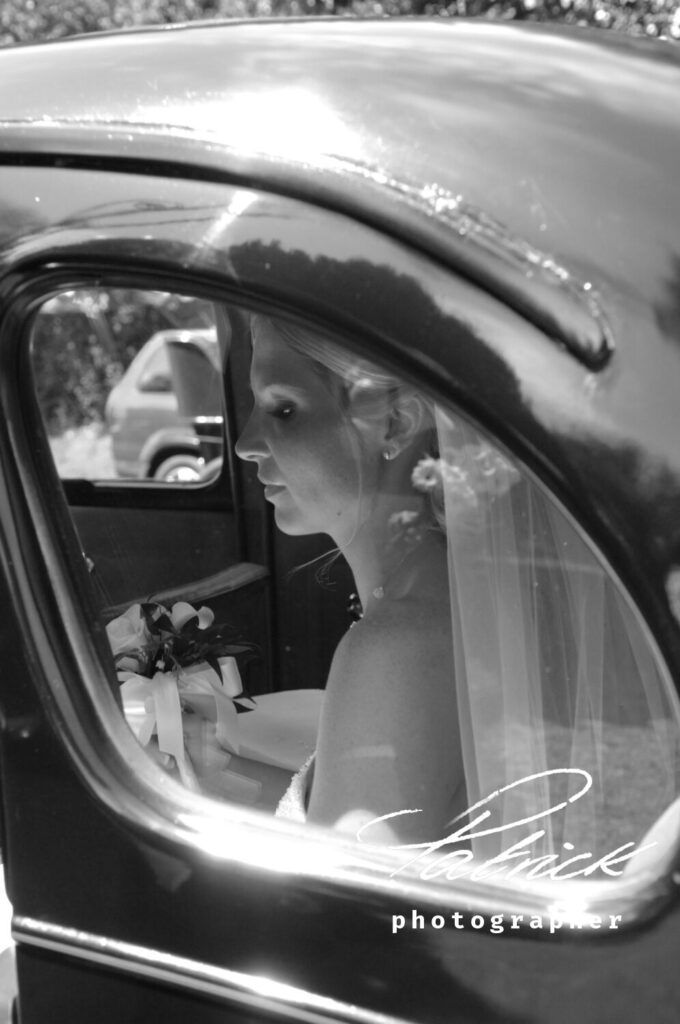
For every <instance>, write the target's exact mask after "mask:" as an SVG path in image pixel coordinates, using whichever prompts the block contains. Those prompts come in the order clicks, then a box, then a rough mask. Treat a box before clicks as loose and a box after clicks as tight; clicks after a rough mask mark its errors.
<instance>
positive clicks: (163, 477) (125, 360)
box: [32, 288, 223, 483]
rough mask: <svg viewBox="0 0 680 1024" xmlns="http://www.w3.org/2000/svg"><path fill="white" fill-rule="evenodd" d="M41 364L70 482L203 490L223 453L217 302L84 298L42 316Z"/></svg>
mask: <svg viewBox="0 0 680 1024" xmlns="http://www.w3.org/2000/svg"><path fill="white" fill-rule="evenodd" d="M32 357H33V366H34V375H35V380H36V389H37V394H38V399H39V402H40V406H41V409H42V412H43V416H44V419H45V424H46V427H47V431H48V435H49V438H50V444H51V446H52V451H53V453H54V458H55V462H56V465H57V468H58V471H59V474H60V476H61V477H62V479H66V478H80V479H90V480H115V479H147V480H154V481H165V482H168V483H182V482H188V483H196V482H200V481H201V480H202V478H203V473H204V470H205V468H206V466H208V465H209V464H210V463H213V464H214V463H215V460H217V459H219V458H220V457H221V454H222V432H223V431H222V383H221V364H220V358H219V352H218V341H217V332H216V329H215V317H214V311H213V307H212V304H211V303H208V302H204V301H202V300H197V299H190V298H186V297H184V296H178V295H171V294H167V293H163V292H148V291H135V290H122V289H94V288H93V289H82V290H78V291H70V292H65V293H63V294H61V295H58V296H56V297H54V298H53V299H50V300H49V301H48V302H46V303H45V304H44V306H43V307H42V309H41V311H40V313H39V315H38V317H37V319H36V323H35V326H34V331H33V341H32Z"/></svg>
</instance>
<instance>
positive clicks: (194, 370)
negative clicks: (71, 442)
mask: <svg viewBox="0 0 680 1024" xmlns="http://www.w3.org/2000/svg"><path fill="white" fill-rule="evenodd" d="M221 403H222V399H221V374H220V369H219V355H218V349H217V339H216V335H215V332H214V331H211V330H209V329H202V330H166V331H159V332H158V334H154V335H153V337H151V338H150V339H149V341H147V342H146V344H145V345H144V346H143V347H142V349H141V350H140V351H139V352H138V354H137V355H136V356H135V358H134V359H133V361H132V363H131V364H130V366H129V367H128V369H127V370H126V372H125V374H124V375H123V377H122V379H121V380H120V381H119V382H118V384H116V386H115V387H114V388H113V390H112V391H111V394H110V395H109V397H108V400H107V402H106V410H105V415H106V421H107V424H108V427H109V431H110V433H111V442H112V454H113V459H114V463H115V467H116V472H117V474H118V476H120V477H153V478H155V479H157V480H165V481H175V482H176V481H181V480H185V481H192V480H199V479H201V477H202V474H203V469H204V467H205V466H206V464H207V463H208V462H211V461H212V460H214V459H216V458H219V456H220V455H221V453H222V408H221Z"/></svg>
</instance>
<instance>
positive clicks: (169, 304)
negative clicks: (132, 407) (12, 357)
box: [32, 287, 213, 433]
mask: <svg viewBox="0 0 680 1024" xmlns="http://www.w3.org/2000/svg"><path fill="white" fill-rule="evenodd" d="M212 323H213V317H212V306H211V304H210V303H207V302H205V301H203V300H200V299H192V298H188V297H185V296H179V295H171V294H167V293H165V292H150V291H140V290H137V289H125V288H106V287H102V288H82V289H79V290H77V291H71V292H68V293H62V294H61V295H58V296H56V297H55V298H52V299H50V300H49V301H48V302H46V303H45V305H44V306H43V308H42V310H41V311H40V313H39V315H38V317H37V318H36V321H35V325H34V329H33V341H32V359H33V366H34V374H35V380H36V390H37V394H38V400H39V402H40V406H41V409H42V412H43V416H44V418H45V422H46V424H47V427H48V430H50V431H51V432H53V433H59V432H61V431H63V430H65V429H66V428H67V427H77V426H81V425H83V424H86V423H102V422H103V419H104V405H105V402H106V398H107V396H108V394H109V392H110V391H111V388H112V387H113V386H114V385H115V384H116V383H117V382H118V381H119V380H120V378H121V376H122V375H123V373H124V372H125V370H126V369H127V367H128V366H129V365H130V363H131V361H132V359H133V358H134V357H135V355H136V354H137V353H138V352H139V350H140V348H141V347H142V345H143V344H144V343H145V342H146V341H148V340H149V338H151V336H152V335H153V334H155V333H156V332H157V331H161V330H166V329H168V328H193V327H206V326H211V324H212Z"/></svg>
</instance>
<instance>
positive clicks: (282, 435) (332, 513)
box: [236, 316, 465, 840]
mask: <svg viewBox="0 0 680 1024" xmlns="http://www.w3.org/2000/svg"><path fill="white" fill-rule="evenodd" d="M252 341H253V357H252V366H251V387H252V391H253V398H254V407H253V412H252V415H251V417H250V420H249V422H248V425H247V427H246V429H245V430H244V432H243V434H242V436H241V437H240V439H239V441H238V444H237V447H236V450H237V453H238V454H239V455H240V457H241V458H243V459H250V460H253V461H255V462H256V463H257V466H258V476H259V478H260V480H261V482H262V483H263V484H264V485H265V497H266V498H267V500H268V501H270V502H271V504H272V505H273V508H274V515H275V519H276V523H277V526H278V527H279V528H280V529H281V530H283V531H284V532H286V533H289V534H307V533H325V534H328V535H329V536H330V537H331V538H332V540H333V541H334V543H335V546H336V547H337V549H338V551H340V552H342V554H343V555H344V557H345V559H346V560H347V562H348V564H349V567H350V569H351V570H352V573H353V575H354V580H355V584H356V589H357V592H358V595H359V599H360V601H361V607H362V609H363V615H362V617H361V619H360V621H358V622H356V624H355V625H354V627H353V628H352V629H350V630H348V632H347V633H346V635H345V636H344V637H343V639H342V640H341V642H340V644H339V646H338V648H337V650H336V652H335V656H334V658H333V662H332V665H331V669H330V674H329V678H328V682H327V686H326V697H325V701H324V708H323V714H322V719H321V723H320V728H319V735H318V745H317V751H316V756H315V758H314V762H313V766H312V767H311V768H310V770H309V771H307V772H306V773H305V776H304V779H303V780H301V781H299V782H298V784H297V787H296V789H298V790H300V791H301V792H300V793H299V801H298V802H299V803H300V805H301V807H300V809H302V807H303V806H304V807H305V808H306V816H307V819H308V820H309V821H312V822H317V823H320V824H333V825H335V826H336V827H339V828H342V829H346V830H348V831H350V832H352V833H354V832H356V831H357V830H358V829H359V828H360V827H361V826H362V825H364V824H366V823H367V822H369V821H371V820H372V819H375V818H376V817H379V816H381V815H385V814H387V813H390V812H394V811H398V810H402V809H416V808H417V809H419V813H418V814H413V815H411V814H409V815H402V816H400V817H399V818H398V819H395V822H394V824H392V823H390V824H389V825H387V824H384V825H382V826H377V825H376V826H374V827H373V828H372V830H371V837H372V839H374V840H376V839H379V838H381V837H383V838H386V839H392V838H394V837H398V838H399V839H400V840H417V839H423V838H432V837H437V836H440V835H442V834H443V831H444V827H445V825H446V823H447V822H448V821H450V820H451V818H452V817H453V816H454V815H455V813H456V811H457V810H460V809H462V802H463V801H464V798H465V797H464V782H463V771H462V763H461V752H460V742H459V739H458V724H457V716H456V698H455V691H454V688H453V687H452V685H451V665H452V638H451V614H450V607H449V597H448V572H447V563H446V537H445V534H444V532H443V531H442V529H441V526H440V525H439V523H438V521H437V518H436V514H435V511H434V509H433V507H432V503H431V502H430V501H429V500H428V496H427V494H426V493H423V492H418V491H417V490H415V489H414V487H413V485H412V482H411V476H412V473H413V470H414V467H415V466H416V465H417V464H418V462H419V461H420V460H422V459H423V458H424V457H425V456H427V455H428V453H429V452H430V451H431V449H432V445H433V442H434V440H435V423H434V416H433V412H432V408H431V406H430V405H429V404H428V403H427V402H426V401H425V400H424V399H423V398H422V397H421V396H420V395H419V394H417V393H416V392H415V391H414V390H413V389H411V388H407V387H406V386H405V385H403V384H401V383H400V382H399V381H397V380H396V379H394V378H392V377H389V376H387V375H385V374H383V373H381V372H380V371H378V370H377V369H376V368H375V367H373V366H370V365H368V364H367V363H366V362H365V361H359V360H354V359H352V357H351V356H349V355H346V354H345V353H344V352H342V351H341V350H340V349H339V348H337V347H336V346H334V345H331V344H330V343H327V342H324V341H322V340H320V339H318V338H317V337H315V336H313V335H311V334H310V333H309V332H307V331H302V330H301V329H299V328H292V327H290V326H288V325H284V324H283V323H277V324H274V323H273V322H272V321H271V320H268V319H266V318H264V317H261V316H256V317H254V318H253V324H252ZM302 791H303V792H302ZM288 805H289V809H290V807H291V805H293V801H291V800H289V801H288ZM459 805H461V806H459Z"/></svg>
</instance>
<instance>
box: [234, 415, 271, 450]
mask: <svg viewBox="0 0 680 1024" xmlns="http://www.w3.org/2000/svg"><path fill="white" fill-rule="evenodd" d="M234 448H235V451H236V454H237V455H238V457H239V458H240V459H245V460H246V461H250V462H257V461H259V460H260V459H262V458H263V457H264V456H265V455H267V447H266V445H265V443H264V440H263V438H262V433H261V430H260V423H259V416H258V415H257V410H256V409H253V411H252V412H251V414H250V416H249V417H248V422H247V423H246V425H245V427H244V428H243V431H242V433H241V436H240V437H239V439H238V441H237V442H236V444H235V446H234Z"/></svg>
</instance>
